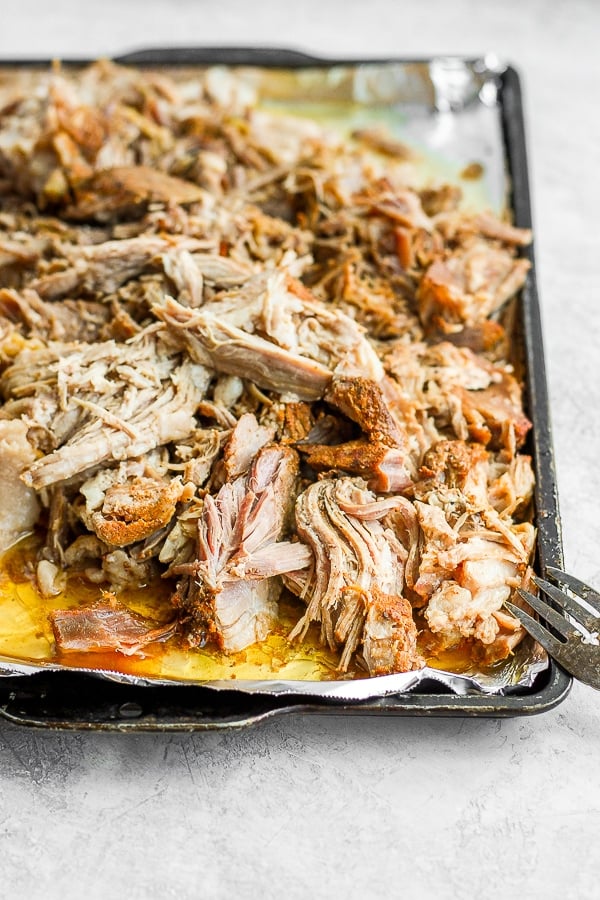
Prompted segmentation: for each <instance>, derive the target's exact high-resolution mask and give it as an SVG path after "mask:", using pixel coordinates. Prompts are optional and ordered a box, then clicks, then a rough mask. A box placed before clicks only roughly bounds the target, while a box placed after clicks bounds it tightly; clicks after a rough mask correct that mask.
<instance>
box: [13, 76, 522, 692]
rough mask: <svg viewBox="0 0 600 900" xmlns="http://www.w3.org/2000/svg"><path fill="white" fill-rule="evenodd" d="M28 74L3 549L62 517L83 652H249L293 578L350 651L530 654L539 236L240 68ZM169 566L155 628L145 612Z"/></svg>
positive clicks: (18, 122) (56, 543) (331, 642)
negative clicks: (167, 589)
mask: <svg viewBox="0 0 600 900" xmlns="http://www.w3.org/2000/svg"><path fill="white" fill-rule="evenodd" d="M31 78H33V76H31ZM1 92H2V97H1V98H0V100H1V102H0V396H1V398H2V406H1V407H0V471H1V476H0V477H1V478H2V482H3V498H4V500H5V502H4V503H3V505H2V510H0V549H6V548H7V547H9V546H10V545H12V544H13V543H14V542H15V541H18V540H19V538H21V537H22V536H23V535H25V534H30V533H31V532H32V531H34V530H35V531H36V532H37V535H38V538H39V550H38V555H37V560H36V561H35V566H34V567H33V568H32V571H34V572H35V573H36V574H35V576H34V577H35V579H36V584H37V587H38V590H39V592H40V594H41V595H42V596H44V597H54V598H56V597H59V596H61V595H62V592H63V591H64V589H65V584H67V576H70V575H76V576H77V577H78V578H80V579H84V580H85V581H87V582H88V583H89V585H90V586H93V585H96V586H97V590H98V591H101V592H103V595H102V596H103V597H104V598H105V599H104V600H99V601H98V602H97V603H95V604H93V605H92V606H91V607H89V608H81V609H77V610H74V609H64V610H60V609H59V610H58V611H56V612H55V613H54V614H53V617H52V625H53V629H54V635H55V640H56V646H57V650H58V651H59V652H66V651H74V650H75V651H85V650H114V651H117V652H122V653H128V654H129V653H139V652H143V649H144V648H145V647H146V646H147V645H148V644H150V643H153V642H155V641H163V640H167V639H173V640H180V641H181V640H183V642H184V644H185V646H187V647H188V648H189V652H194V648H198V647H203V646H209V647H210V646H213V647H216V648H217V649H218V650H220V651H222V652H225V653H239V652H240V651H242V650H244V648H246V647H248V646H250V645H252V644H254V643H255V642H257V641H258V642H260V641H263V640H264V639H265V638H266V637H267V636H268V634H269V633H270V632H271V631H272V630H274V629H280V628H281V622H280V617H279V608H278V600H279V598H280V595H281V593H282V591H283V590H286V591H287V592H288V594H291V595H292V596H293V597H295V598H296V603H297V609H298V612H297V617H298V621H297V624H296V626H295V627H294V628H293V630H292V632H291V634H290V635H289V639H290V641H303V640H305V639H306V638H307V635H308V634H309V632H310V631H311V626H313V625H316V627H317V629H318V630H319V631H320V635H321V640H322V642H323V643H324V644H326V645H327V646H328V647H329V648H330V649H331V650H333V651H337V652H338V653H339V668H340V670H341V671H342V672H346V671H350V670H351V671H358V670H360V669H361V668H362V670H366V671H367V672H368V673H369V674H370V675H380V674H387V673H390V672H398V671H400V672H402V671H408V670H411V669H415V668H420V667H422V666H423V665H424V664H425V659H426V657H427V656H428V655H429V656H431V655H435V654H436V653H439V652H442V651H447V650H449V649H450V650H453V649H454V650H458V651H461V652H463V653H467V654H468V655H470V657H471V658H472V659H473V660H475V661H477V660H480V661H481V660H483V661H485V662H493V661H495V660H497V659H501V658H503V657H505V656H507V655H508V654H509V653H511V652H512V650H513V648H514V647H515V646H516V644H517V643H518V641H519V640H520V639H521V637H522V630H521V629H520V627H519V625H518V623H517V622H516V620H514V619H512V618H511V617H510V616H509V615H508V614H507V613H505V612H503V611H502V606H503V603H504V601H505V600H506V599H508V598H509V597H510V596H511V594H512V592H513V591H514V590H515V589H516V588H517V587H519V586H520V585H522V584H525V583H526V582H527V579H528V577H529V575H528V573H529V568H528V567H529V561H530V558H531V553H532V548H533V540H534V533H533V528H532V526H531V524H530V523H529V507H530V503H531V496H532V490H533V474H532V469H531V464H530V460H529V457H528V456H527V455H526V454H525V453H524V452H523V445H524V443H525V441H526V438H527V433H528V430H529V427H530V423H529V421H528V419H527V417H526V415H525V413H524V411H523V407H522V398H521V385H520V383H519V381H518V378H517V377H516V375H515V371H514V370H513V367H512V365H511V364H510V360H509V356H508V353H509V350H510V347H511V334H510V333H508V334H507V332H506V331H505V327H504V326H505V323H506V322H509V321H510V314H509V313H510V307H511V301H512V299H513V298H514V297H515V295H516V294H517V292H518V291H519V289H520V288H521V287H522V285H523V283H524V281H525V278H526V275H527V270H528V266H529V264H528V262H527V260H526V259H524V258H523V257H522V256H520V255H519V248H521V247H523V246H525V245H526V244H527V243H529V241H530V240H531V234H530V233H529V232H528V231H525V230H522V229H518V228H515V227H514V226H512V225H511V224H510V223H508V222H506V221H502V220H500V219H498V218H497V217H495V216H493V215H492V214H491V213H472V212H470V211H468V210H466V209H463V208H462V206H461V196H460V190H459V189H458V188H457V187H456V186H450V185H441V186H429V187H427V188H423V189H417V188H414V187H411V186H410V184H407V183H406V170H405V168H404V166H405V164H406V161H407V160H410V159H412V158H413V156H414V155H413V154H412V152H411V151H410V148H407V147H406V146H405V145H404V144H403V143H402V142H401V141H399V140H398V139H397V138H395V137H394V136H393V135H391V134H388V133H386V132H385V131H382V130H380V129H361V130H358V131H356V132H355V133H354V134H353V135H352V137H351V138H347V139H344V140H340V139H339V138H338V137H336V136H334V135H331V134H329V133H327V132H325V131H324V130H323V129H322V128H321V127H320V126H319V125H317V124H316V123H315V122H312V121H308V120H304V119H301V118H299V117H294V116H287V117H286V116H282V115H280V114H277V115H275V114H271V113H267V112H265V111H263V110H261V109H260V108H259V105H258V102H257V97H256V95H255V93H254V89H253V88H252V87H250V86H249V85H248V84H247V83H245V82H244V81H243V80H240V79H239V78H236V77H234V76H231V75H228V74H227V73H224V72H223V71H221V70H215V69H211V70H207V71H206V72H204V73H201V74H198V75H196V76H195V77H194V79H189V78H187V80H186V78H185V77H184V76H183V75H182V76H181V77H174V78H172V79H171V78H167V77H166V76H164V75H158V74H156V73H152V72H146V73H145V74H142V73H140V72H137V71H134V70H131V69H127V68H122V67H118V66H115V65H112V64H111V63H108V62H101V63H97V64H96V65H94V66H91V67H89V68H87V69H85V70H83V71H82V72H80V73H78V75H77V77H76V78H74V77H72V76H70V75H66V74H62V73H61V72H60V71H59V70H55V71H53V72H51V73H46V74H41V73H38V74H37V75H36V76H35V81H32V80H30V81H27V79H22V80H21V81H19V79H15V80H14V83H13V84H11V83H10V82H6V83H5V84H4V86H3V87H2V88H1ZM160 578H162V579H164V580H166V582H167V583H168V584H170V585H171V606H170V607H169V609H168V610H167V613H166V615H165V623H166V624H164V625H160V626H156V625H153V624H152V623H149V622H146V621H144V620H142V619H140V617H138V616H136V615H134V614H133V613H132V612H131V611H130V610H128V609H127V606H126V603H127V591H128V590H130V589H131V588H138V587H140V586H141V585H143V584H152V583H156V580H157V579H160ZM106 598H109V599H106ZM54 602H55V603H56V601H54ZM174 635H175V637H173V636H174Z"/></svg>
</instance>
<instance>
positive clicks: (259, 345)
mask: <svg viewBox="0 0 600 900" xmlns="http://www.w3.org/2000/svg"><path fill="white" fill-rule="evenodd" d="M154 313H155V315H157V316H158V318H160V319H162V321H163V322H165V323H166V325H167V326H168V328H169V331H170V332H171V333H172V334H173V335H175V336H176V337H177V339H178V340H179V341H180V342H181V343H182V344H183V346H184V347H185V349H186V350H187V352H188V353H189V355H190V356H191V357H192V359H194V360H196V361H197V362H199V363H201V364H202V365H208V366H211V367H212V368H214V369H216V370H217V371H218V372H227V373H229V374H230V375H238V376H239V377H241V378H246V379H248V380H250V381H253V382H254V383H255V384H257V385H259V387H262V388H268V389H271V390H274V391H279V392H280V393H286V394H287V393H293V394H296V395H297V396H298V397H300V398H301V399H304V400H316V399H318V398H319V397H321V396H322V395H323V393H324V391H325V389H326V387H327V385H328V384H329V382H330V380H331V374H332V373H331V371H330V370H329V369H327V368H326V367H325V366H323V365H321V364H320V363H317V362H313V360H311V359H308V358H307V357H305V356H299V355H297V354H295V353H290V352H288V351H287V350H282V349H281V348H280V347H278V346H277V345H276V344H273V343H271V341H266V340H264V338H259V337H256V336H255V335H251V334H247V333H246V332H245V331H242V329H241V328H235V327H233V326H230V325H227V324H226V323H225V322H222V321H219V320H217V319H215V318H214V317H213V316H211V315H210V314H206V313H204V312H201V311H199V310H191V309H187V308H186V307H184V306H181V305H180V304H179V303H177V302H176V301H175V300H173V299H172V298H166V300H165V301H164V303H163V304H162V305H161V306H160V307H154Z"/></svg>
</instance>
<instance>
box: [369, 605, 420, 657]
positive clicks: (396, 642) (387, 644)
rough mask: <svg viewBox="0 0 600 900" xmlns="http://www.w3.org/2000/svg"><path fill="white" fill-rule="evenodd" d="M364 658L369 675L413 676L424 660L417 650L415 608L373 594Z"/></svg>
mask: <svg viewBox="0 0 600 900" xmlns="http://www.w3.org/2000/svg"><path fill="white" fill-rule="evenodd" d="M363 656H364V659H365V663H366V664H367V669H368V670H369V674H370V675H388V674H389V673H390V672H410V671H411V670H412V669H415V668H420V665H423V660H422V657H421V654H420V653H419V650H418V648H417V629H416V628H415V624H414V621H413V614H412V607H411V605H410V603H409V602H408V600H406V599H405V598H404V597H399V596H394V597H390V595H389V594H381V593H379V592H378V591H377V590H373V591H372V592H371V602H370V603H369V605H368V610H367V615H366V619H365V625H364V632H363Z"/></svg>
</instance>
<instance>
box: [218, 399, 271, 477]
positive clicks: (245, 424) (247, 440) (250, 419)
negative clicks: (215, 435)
mask: <svg viewBox="0 0 600 900" xmlns="http://www.w3.org/2000/svg"><path fill="white" fill-rule="evenodd" d="M274 437H275V429H274V428H264V427H263V426H262V425H259V424H258V422H257V421H256V416H255V415H253V414H252V413H244V415H243V416H241V417H240V419H239V420H238V422H237V425H236V426H235V428H234V429H233V431H232V433H231V437H230V438H229V440H228V441H227V443H226V444H225V446H224V447H223V465H224V468H225V474H226V479H227V481H232V480H233V479H234V478H237V477H238V475H243V474H244V472H247V471H248V469H249V468H250V464H251V462H252V460H253V459H254V457H255V456H256V454H257V453H258V451H259V450H261V449H262V448H263V447H264V446H265V445H266V444H268V443H269V442H270V441H272V440H273V438H274Z"/></svg>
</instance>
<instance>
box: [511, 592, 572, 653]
mask: <svg viewBox="0 0 600 900" xmlns="http://www.w3.org/2000/svg"><path fill="white" fill-rule="evenodd" d="M504 605H505V607H506V608H507V610H508V611H509V612H510V613H512V615H513V616H514V617H515V618H516V619H518V620H519V621H520V622H521V624H522V625H523V626H524V627H525V629H526V630H527V631H528V632H529V634H530V635H531V636H532V637H534V638H535V639H536V641H537V642H538V643H539V644H541V645H542V647H543V648H544V650H546V651H547V652H548V653H549V654H550V655H551V656H554V657H555V658H556V659H558V654H559V653H560V651H561V650H562V649H563V647H564V646H565V645H564V644H563V643H561V641H559V640H557V638H555V637H554V635H552V634H550V632H549V631H548V630H547V629H546V628H544V626H543V625H540V623H539V622H538V621H537V620H536V619H534V618H533V617H532V616H530V615H529V613H526V612H525V610H524V609H521V607H520V606H515V604H514V603H510V602H509V601H508V600H505V602H504Z"/></svg>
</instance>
